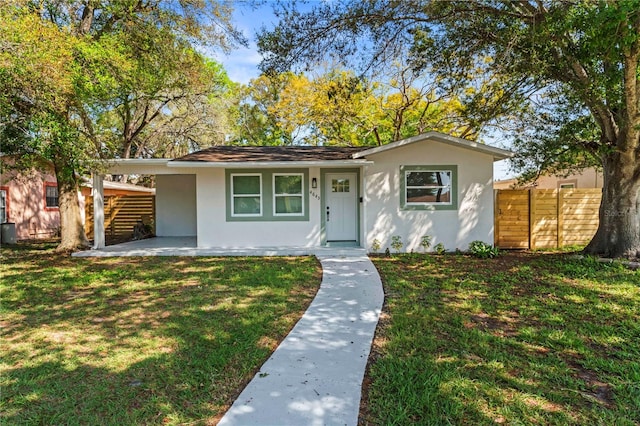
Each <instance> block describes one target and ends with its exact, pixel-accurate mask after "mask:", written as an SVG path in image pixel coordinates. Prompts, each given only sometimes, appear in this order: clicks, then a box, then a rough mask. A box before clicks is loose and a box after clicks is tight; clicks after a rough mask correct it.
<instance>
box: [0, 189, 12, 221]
mask: <svg viewBox="0 0 640 426" xmlns="http://www.w3.org/2000/svg"><path fill="white" fill-rule="evenodd" d="M0 192H4V220H2V217H0V223H8V222H10V221H11V219H10V213H9V187H8V186H0Z"/></svg>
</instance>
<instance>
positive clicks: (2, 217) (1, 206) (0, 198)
mask: <svg viewBox="0 0 640 426" xmlns="http://www.w3.org/2000/svg"><path fill="white" fill-rule="evenodd" d="M8 207H9V203H8V202H7V190H6V189H0V223H5V222H6V221H7V220H9V217H8V214H7V210H8Z"/></svg>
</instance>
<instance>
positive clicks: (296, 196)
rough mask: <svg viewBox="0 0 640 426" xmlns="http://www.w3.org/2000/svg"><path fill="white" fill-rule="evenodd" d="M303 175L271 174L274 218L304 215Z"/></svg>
mask: <svg viewBox="0 0 640 426" xmlns="http://www.w3.org/2000/svg"><path fill="white" fill-rule="evenodd" d="M303 181H304V175H303V174H302V173H296V174H279V173H274V174H273V214H274V216H302V215H303V214H304V197H303V191H302V188H303V186H304V182H303Z"/></svg>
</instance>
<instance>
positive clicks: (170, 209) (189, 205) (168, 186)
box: [156, 174, 224, 237]
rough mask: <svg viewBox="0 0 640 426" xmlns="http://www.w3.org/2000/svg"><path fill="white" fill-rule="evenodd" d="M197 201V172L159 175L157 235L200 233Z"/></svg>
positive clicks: (169, 235) (189, 235)
mask: <svg viewBox="0 0 640 426" xmlns="http://www.w3.org/2000/svg"><path fill="white" fill-rule="evenodd" d="M222 188H224V186H223V187H222ZM196 204H197V202H196V176H195V175H186V174H179V175H164V174H163V175H157V176H156V235H157V236H159V237H192V236H196V235H197V233H198V228H197V220H196V216H197V214H196Z"/></svg>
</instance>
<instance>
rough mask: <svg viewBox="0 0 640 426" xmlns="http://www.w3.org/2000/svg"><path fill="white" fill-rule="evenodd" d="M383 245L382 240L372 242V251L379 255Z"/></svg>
mask: <svg viewBox="0 0 640 426" xmlns="http://www.w3.org/2000/svg"><path fill="white" fill-rule="evenodd" d="M380 247H382V246H381V244H380V240H379V239H377V238H376V239H375V240H373V241H372V242H371V250H373V252H374V253H377V252H378V251H379V250H380Z"/></svg>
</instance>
